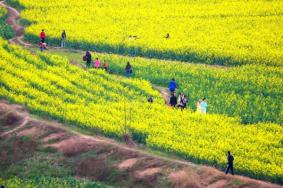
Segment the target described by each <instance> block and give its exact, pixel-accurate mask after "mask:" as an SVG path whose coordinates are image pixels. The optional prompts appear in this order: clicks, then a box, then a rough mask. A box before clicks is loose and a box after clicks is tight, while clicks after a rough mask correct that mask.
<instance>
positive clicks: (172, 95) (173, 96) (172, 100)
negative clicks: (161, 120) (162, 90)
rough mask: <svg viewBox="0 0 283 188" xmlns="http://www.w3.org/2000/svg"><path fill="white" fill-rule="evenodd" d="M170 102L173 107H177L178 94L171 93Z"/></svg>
mask: <svg viewBox="0 0 283 188" xmlns="http://www.w3.org/2000/svg"><path fill="white" fill-rule="evenodd" d="M169 104H170V106H172V107H176V104H177V97H176V95H175V93H174V92H173V93H172V94H171V97H170V101H169Z"/></svg>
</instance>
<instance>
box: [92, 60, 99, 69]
mask: <svg viewBox="0 0 283 188" xmlns="http://www.w3.org/2000/svg"><path fill="white" fill-rule="evenodd" d="M93 67H94V68H96V69H98V68H99V67H100V61H99V59H98V57H97V58H96V60H95V61H94V64H93Z"/></svg>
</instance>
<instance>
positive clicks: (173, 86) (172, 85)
mask: <svg viewBox="0 0 283 188" xmlns="http://www.w3.org/2000/svg"><path fill="white" fill-rule="evenodd" d="M176 88H177V83H176V81H175V79H174V78H172V80H171V81H170V82H169V84H168V89H169V91H170V92H171V93H173V92H175V89H176Z"/></svg>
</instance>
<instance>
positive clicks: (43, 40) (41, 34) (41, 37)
mask: <svg viewBox="0 0 283 188" xmlns="http://www.w3.org/2000/svg"><path fill="white" fill-rule="evenodd" d="M39 37H40V41H41V42H43V43H44V42H45V37H46V35H45V32H44V29H42V30H41V33H40V36H39Z"/></svg>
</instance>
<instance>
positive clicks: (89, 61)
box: [85, 50, 91, 68]
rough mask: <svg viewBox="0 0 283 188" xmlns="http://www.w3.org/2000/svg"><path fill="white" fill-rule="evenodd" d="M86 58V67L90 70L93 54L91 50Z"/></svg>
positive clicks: (87, 52)
mask: <svg viewBox="0 0 283 188" xmlns="http://www.w3.org/2000/svg"><path fill="white" fill-rule="evenodd" d="M85 57H86V67H87V68H89V67H90V66H91V54H90V52H89V50H87V51H86V53H85Z"/></svg>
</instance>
